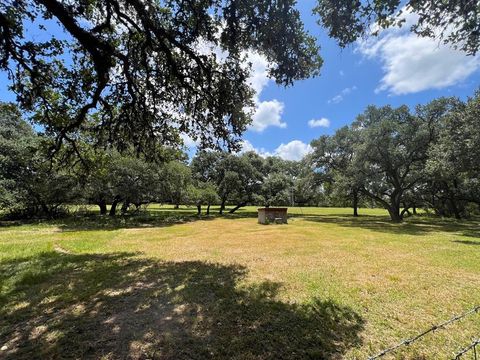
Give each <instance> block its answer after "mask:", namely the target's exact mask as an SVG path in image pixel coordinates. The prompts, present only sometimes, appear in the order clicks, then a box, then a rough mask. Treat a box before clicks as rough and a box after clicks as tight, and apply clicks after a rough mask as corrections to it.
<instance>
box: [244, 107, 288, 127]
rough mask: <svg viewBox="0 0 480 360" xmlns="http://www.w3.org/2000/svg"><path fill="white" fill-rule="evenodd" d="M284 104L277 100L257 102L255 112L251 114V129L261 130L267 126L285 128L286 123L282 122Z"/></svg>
mask: <svg viewBox="0 0 480 360" xmlns="http://www.w3.org/2000/svg"><path fill="white" fill-rule="evenodd" d="M283 108H284V104H283V103H282V102H280V101H278V100H271V101H262V102H260V103H258V104H257V107H256V110H255V113H254V114H253V116H252V119H253V122H252V124H251V129H252V130H254V131H257V132H262V131H263V130H265V129H266V128H267V127H269V126H277V127H280V128H286V127H287V124H286V123H284V122H282V113H283Z"/></svg>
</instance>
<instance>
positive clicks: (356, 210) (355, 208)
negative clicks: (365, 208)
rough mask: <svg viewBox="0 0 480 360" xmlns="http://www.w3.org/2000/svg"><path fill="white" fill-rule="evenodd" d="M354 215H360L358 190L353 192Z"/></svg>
mask: <svg viewBox="0 0 480 360" xmlns="http://www.w3.org/2000/svg"><path fill="white" fill-rule="evenodd" d="M352 206H353V216H355V217H357V216H358V191H354V192H353V204H352Z"/></svg>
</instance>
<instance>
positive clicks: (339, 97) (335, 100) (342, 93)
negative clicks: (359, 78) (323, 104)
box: [328, 85, 357, 104]
mask: <svg viewBox="0 0 480 360" xmlns="http://www.w3.org/2000/svg"><path fill="white" fill-rule="evenodd" d="M355 90H357V87H356V86H355V85H354V86H352V87H347V88H345V89H343V90H342V91H340V93H339V94H337V95H335V96H334V97H333V98H331V99H330V100H328V103H329V104H332V103H333V104H338V103H340V102H342V101H343V99H344V98H345V96H347V95H348V94H350V93H351V92H352V91H355Z"/></svg>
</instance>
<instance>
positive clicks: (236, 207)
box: [228, 202, 247, 214]
mask: <svg viewBox="0 0 480 360" xmlns="http://www.w3.org/2000/svg"><path fill="white" fill-rule="evenodd" d="M245 205H247V203H244V202H243V203H241V204H238V205H237V206H235V207H234V208H233V209H231V210H230V211H229V212H228V213H229V214H233V213H234V212H235V211H237V210H238V209H240V208H241V207H244V206H245Z"/></svg>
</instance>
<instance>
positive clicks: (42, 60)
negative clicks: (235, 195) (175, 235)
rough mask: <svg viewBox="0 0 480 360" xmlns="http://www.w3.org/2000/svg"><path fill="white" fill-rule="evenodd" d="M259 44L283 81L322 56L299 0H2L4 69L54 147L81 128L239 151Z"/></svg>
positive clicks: (111, 139) (99, 135)
mask: <svg viewBox="0 0 480 360" xmlns="http://www.w3.org/2000/svg"><path fill="white" fill-rule="evenodd" d="M27 29H28V31H27ZM59 30H60V31H59ZM59 32H60V34H59V35H58V33H59ZM61 32H63V33H61ZM30 33H31V34H40V35H39V36H30V35H29V34H30ZM210 47H213V48H215V49H217V50H218V51H223V52H224V53H225V56H217V53H218V51H210V50H209V48H210ZM249 51H256V52H259V53H260V54H262V55H264V56H265V57H266V58H267V60H268V61H269V62H270V63H271V64H272V65H271V66H270V67H269V69H268V73H269V75H270V76H271V77H272V78H274V79H275V80H276V81H277V83H278V84H282V85H285V86H287V85H290V84H292V82H293V81H294V80H296V79H304V78H307V77H309V76H312V75H317V74H318V73H319V69H320V67H321V64H322V60H321V58H320V56H319V55H318V47H317V46H316V44H315V40H314V38H313V37H311V36H310V35H309V34H308V33H307V32H306V31H305V30H304V28H303V24H302V22H301V19H300V14H299V12H298V10H296V8H295V1H294V0H280V1H272V0H260V1H259V0H227V1H180V0H174V1H156V0H145V1H141V0H108V1H105V0H79V1H69V0H20V1H19V0H4V1H2V2H0V69H2V70H3V71H5V72H6V73H8V74H9V77H10V79H11V84H12V89H13V90H14V91H15V93H16V95H17V99H18V102H19V104H20V106H21V108H22V109H23V110H26V111H34V112H35V113H36V116H34V117H33V119H34V121H35V122H36V123H37V124H40V125H42V126H43V127H44V128H45V130H46V132H47V133H48V134H49V135H52V136H54V137H55V141H54V143H53V150H58V148H59V147H60V146H61V144H62V143H66V144H68V145H70V146H71V147H73V148H74V149H76V150H78V149H77V148H76V147H75V145H76V142H77V140H78V131H79V130H81V131H88V132H89V133H90V134H92V135H94V136H95V139H96V140H97V143H98V144H101V145H103V144H104V143H109V144H115V145H117V146H118V147H120V148H122V149H123V148H124V146H125V144H133V145H134V147H135V148H136V149H137V150H139V151H140V150H141V151H143V152H150V151H153V152H155V151H156V145H158V144H160V145H161V146H165V145H170V146H176V145H178V144H179V143H181V140H180V137H179V135H180V134H187V135H190V136H191V137H193V138H194V139H197V140H199V141H200V143H201V146H209V147H222V146H225V147H227V148H229V149H232V148H236V147H238V141H239V138H240V136H241V134H242V133H243V132H244V131H245V129H246V126H247V125H248V123H249V122H250V119H251V117H250V112H249V110H248V107H249V105H250V104H252V97H253V91H252V90H251V88H250V85H249V81H248V78H249V75H250V73H251V71H250V70H251V66H250V64H249V62H248V60H247V52H249Z"/></svg>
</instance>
